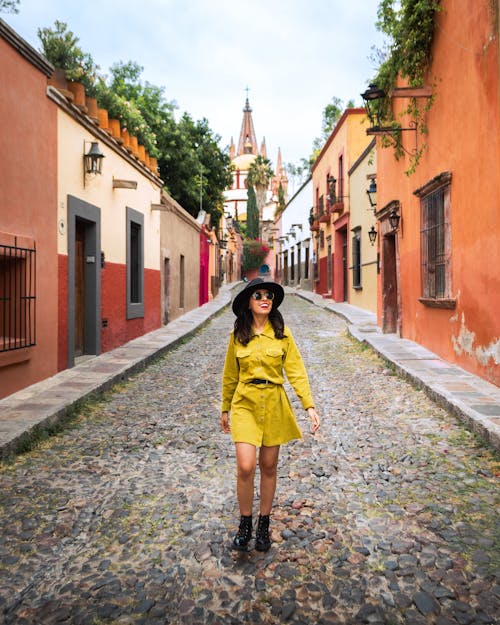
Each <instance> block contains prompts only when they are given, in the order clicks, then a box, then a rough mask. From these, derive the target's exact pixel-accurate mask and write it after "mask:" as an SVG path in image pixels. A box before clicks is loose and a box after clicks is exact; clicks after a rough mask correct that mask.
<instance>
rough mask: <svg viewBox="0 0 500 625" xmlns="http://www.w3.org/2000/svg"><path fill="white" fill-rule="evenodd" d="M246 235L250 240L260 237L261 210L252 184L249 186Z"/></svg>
mask: <svg viewBox="0 0 500 625" xmlns="http://www.w3.org/2000/svg"><path fill="white" fill-rule="evenodd" d="M246 234H247V237H248V238H249V239H257V238H258V236H259V209H258V208H257V197H256V195H255V189H254V188H253V186H252V185H251V184H249V185H248V195H247V229H246Z"/></svg>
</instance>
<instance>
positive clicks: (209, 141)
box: [110, 61, 232, 225]
mask: <svg viewBox="0 0 500 625" xmlns="http://www.w3.org/2000/svg"><path fill="white" fill-rule="evenodd" d="M142 71H143V68H142V67H141V66H140V65H138V64H137V63H135V62H133V61H129V62H127V63H124V62H119V63H116V64H114V65H113V66H112V67H111V79H110V88H111V89H112V90H113V91H114V92H115V93H117V94H118V95H120V96H122V97H123V98H125V99H126V100H127V101H129V102H132V103H133V104H134V105H135V106H136V107H137V108H138V109H139V111H140V112H141V115H142V117H143V118H144V120H145V121H146V123H147V125H148V127H149V128H151V130H152V131H153V133H154V134H155V136H156V147H157V151H158V166H159V169H160V177H161V178H162V179H163V181H164V182H165V187H166V189H167V190H168V192H169V193H170V194H171V195H172V197H174V198H175V199H176V200H177V201H178V202H179V204H180V205H181V206H182V207H183V208H184V209H185V210H186V211H187V212H188V213H190V214H191V215H193V216H194V217H196V216H197V215H198V212H199V210H200V205H201V206H202V208H203V210H205V211H207V212H208V213H209V214H210V216H211V223H212V225H217V223H218V221H219V219H220V216H221V214H222V207H223V199H224V198H223V192H224V190H225V189H226V188H227V187H228V186H229V185H230V184H231V182H232V173H231V161H230V159H229V156H228V155H227V154H226V153H225V152H223V151H222V150H221V149H220V147H219V142H220V137H219V136H218V135H216V134H214V133H213V132H212V130H211V129H210V127H209V125H208V121H207V120H206V119H202V120H199V121H196V122H195V121H193V119H192V118H191V116H190V115H189V114H188V113H184V114H183V115H182V116H181V118H180V119H179V121H178V122H177V121H176V120H175V117H174V111H175V109H176V104H175V102H173V101H167V100H166V98H165V95H164V89H163V88H162V87H157V86H155V85H152V84H151V83H149V82H145V83H142V82H141V74H142ZM200 191H201V201H200Z"/></svg>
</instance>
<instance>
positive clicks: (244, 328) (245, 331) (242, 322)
mask: <svg viewBox="0 0 500 625" xmlns="http://www.w3.org/2000/svg"><path fill="white" fill-rule="evenodd" d="M252 321H253V316H252V313H251V312H250V309H249V308H245V309H244V310H243V311H242V312H241V313H240V314H239V315H238V316H237V317H236V321H235V322H234V337H235V338H236V339H237V340H238V341H239V342H240V343H241V344H242V345H248V342H249V341H250V339H251V338H252ZM269 322H270V324H271V325H272V327H273V330H274V336H275V337H276V338H277V339H282V338H284V336H285V322H284V321H283V317H282V315H281V313H280V311H279V310H278V309H277V308H276V309H273V308H271V311H270V312H269Z"/></svg>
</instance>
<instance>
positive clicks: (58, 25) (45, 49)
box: [37, 20, 99, 95]
mask: <svg viewBox="0 0 500 625" xmlns="http://www.w3.org/2000/svg"><path fill="white" fill-rule="evenodd" d="M37 34H38V38H39V39H40V42H41V44H42V49H41V52H42V53H43V55H44V56H45V57H46V58H47V60H48V61H50V63H52V65H53V66H54V67H57V68H60V69H63V70H64V73H65V75H66V78H67V79H68V80H76V81H80V82H83V84H84V85H85V90H86V93H87V94H88V95H93V93H91V92H92V90H93V87H94V84H95V81H96V78H97V71H98V69H99V66H98V65H96V64H95V62H94V59H93V58H92V55H91V54H89V53H88V52H84V51H83V50H82V49H81V48H80V46H79V45H78V42H79V38H78V37H77V36H76V35H75V34H74V33H73V31H71V30H68V25H67V24H66V22H60V21H59V20H56V21H55V23H54V28H39V29H38V31H37Z"/></svg>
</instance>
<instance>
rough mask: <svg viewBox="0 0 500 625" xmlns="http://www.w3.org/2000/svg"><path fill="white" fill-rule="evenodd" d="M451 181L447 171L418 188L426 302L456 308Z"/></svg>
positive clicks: (423, 300)
mask: <svg viewBox="0 0 500 625" xmlns="http://www.w3.org/2000/svg"><path fill="white" fill-rule="evenodd" d="M450 180H451V174H448V173H445V174H441V175H440V176H437V177H436V178H434V179H433V180H432V181H431V182H430V183H428V184H427V185H425V186H424V187H422V188H421V189H419V190H417V191H415V194H416V195H418V196H419V197H420V211H421V231H420V236H421V249H420V254H421V267H422V273H421V275H422V297H421V298H420V301H421V302H422V303H423V304H426V305H429V306H433V305H438V306H440V307H446V308H454V306H455V301H454V300H453V299H451V293H452V290H451V232H450Z"/></svg>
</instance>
